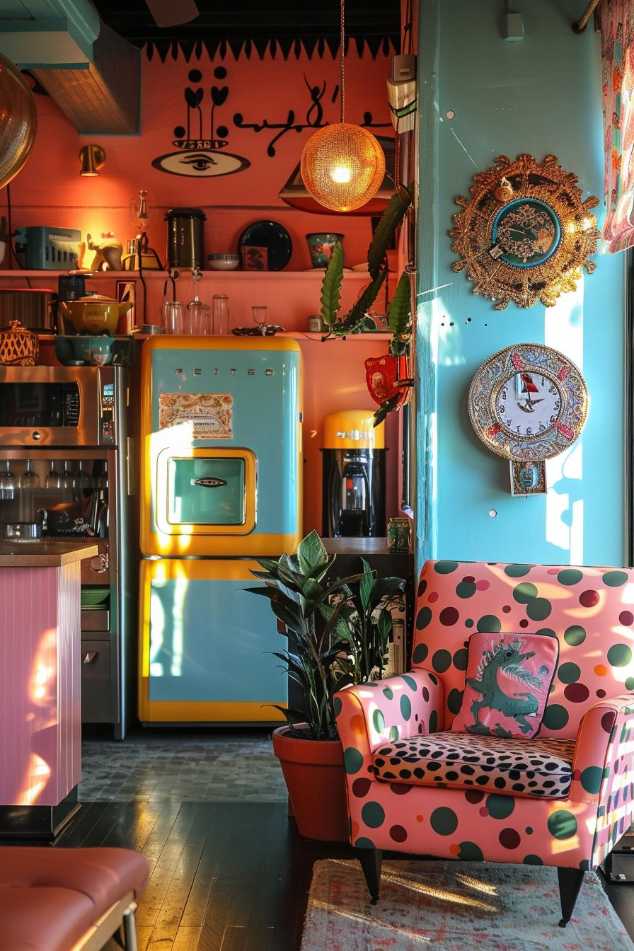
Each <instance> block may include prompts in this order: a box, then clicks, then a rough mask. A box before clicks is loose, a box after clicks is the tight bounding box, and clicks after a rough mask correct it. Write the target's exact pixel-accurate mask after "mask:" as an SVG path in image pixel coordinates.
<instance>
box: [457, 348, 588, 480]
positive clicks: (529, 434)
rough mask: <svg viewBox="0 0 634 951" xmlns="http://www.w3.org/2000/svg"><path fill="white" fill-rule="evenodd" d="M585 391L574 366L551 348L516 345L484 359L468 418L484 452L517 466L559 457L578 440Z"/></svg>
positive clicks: (471, 394)
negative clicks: (512, 462) (483, 447)
mask: <svg viewBox="0 0 634 951" xmlns="http://www.w3.org/2000/svg"><path fill="white" fill-rule="evenodd" d="M588 403H589V400H588V390H587V387H586V383H585V380H584V378H583V376H582V374H581V372H580V370H579V369H578V368H577V367H576V366H575V364H574V363H573V362H572V361H571V360H569V359H568V357H566V356H564V354H563V353H560V352H559V351H558V350H554V349H553V348H552V347H546V346H544V345H543V344H537V343H520V344H515V345H514V346H512V347H506V349H504V350H500V351H499V352H498V353H494V354H493V356H491V357H489V359H488V360H486V361H485V362H484V363H483V364H482V366H481V367H480V368H479V369H478V370H477V371H476V373H475V375H474V377H473V380H472V381H471V386H470V387H469V399H468V406H469V418H470V420H471V425H472V426H473V428H474V430H475V432H476V435H477V436H478V437H479V438H480V439H481V440H482V442H483V443H484V444H485V446H486V447H487V449H490V450H491V452H494V453H496V455H498V456H503V457H504V458H505V459H513V460H517V461H524V462H528V461H532V462H536V461H541V460H544V459H550V458H551V457H552V456H557V455H559V453H560V452H563V451H564V449H567V448H568V446H570V445H571V444H572V443H573V442H574V441H575V440H576V439H577V438H578V437H579V435H580V433H581V430H582V429H583V426H584V423H585V421H586V417H587V415H588Z"/></svg>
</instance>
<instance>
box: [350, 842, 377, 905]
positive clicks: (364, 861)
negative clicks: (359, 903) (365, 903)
mask: <svg viewBox="0 0 634 951" xmlns="http://www.w3.org/2000/svg"><path fill="white" fill-rule="evenodd" d="M354 851H355V853H356V856H357V858H358V859H359V861H360V862H361V868H362V869H363V874H364V875H365V881H366V884H367V886H368V891H369V892H370V900H371V902H372V904H373V905H376V903H377V901H378V900H379V889H380V885H381V859H382V857H383V853H382V852H381V850H380V849H355V850H354Z"/></svg>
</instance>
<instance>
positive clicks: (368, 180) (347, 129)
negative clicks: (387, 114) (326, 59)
mask: <svg viewBox="0 0 634 951" xmlns="http://www.w3.org/2000/svg"><path fill="white" fill-rule="evenodd" d="M340 32H341V36H340V42H339V73H340V121H339V122H337V123H334V124H333V125H327V126H324V128H323V129H319V130H318V131H317V132H314V133H313V135H311V137H310V139H309V140H308V142H307V143H306V145H305V146H304V149H303V151H302V160H301V171H302V180H303V182H304V185H305V186H306V188H307V189H308V191H309V192H310V193H311V195H312V196H313V198H314V199H315V200H316V201H318V202H319V204H320V205H323V206H324V207H325V208H328V209H330V211H354V210H355V209H356V208H361V206H362V205H365V204H366V203H367V202H368V201H370V199H371V198H374V196H375V195H376V193H377V192H378V190H379V188H380V187H381V185H382V183H383V178H384V176H385V153H384V152H383V149H382V148H381V146H380V145H379V143H378V141H377V139H376V138H375V136H373V135H372V133H371V132H369V131H368V130H367V129H364V128H362V127H361V126H359V125H353V124H352V123H350V122H344V106H345V87H344V57H345V0H340Z"/></svg>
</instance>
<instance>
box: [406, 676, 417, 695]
mask: <svg viewBox="0 0 634 951" xmlns="http://www.w3.org/2000/svg"><path fill="white" fill-rule="evenodd" d="M403 680H404V681H405V683H406V684H407V686H408V687H409V689H410V690H413V691H414V693H416V691H417V690H418V684H417V683H416V681H415V680H414V678H413V677H410V676H409V674H403Z"/></svg>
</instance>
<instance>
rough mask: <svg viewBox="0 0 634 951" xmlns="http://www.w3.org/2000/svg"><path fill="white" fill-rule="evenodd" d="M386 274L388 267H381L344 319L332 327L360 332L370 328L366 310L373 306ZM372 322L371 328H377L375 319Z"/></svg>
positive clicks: (336, 330) (338, 330)
mask: <svg viewBox="0 0 634 951" xmlns="http://www.w3.org/2000/svg"><path fill="white" fill-rule="evenodd" d="M386 275H387V270H386V268H381V270H380V271H379V273H378V274H377V275H376V277H374V278H373V279H372V280H371V281H370V283H369V284H367V285H366V287H364V289H363V290H362V291H361V294H360V295H359V297H358V298H357V300H356V302H355V303H354V304H353V305H352V307H351V308H350V310H349V311H348V313H347V314H346V316H345V317H344V319H343V320H341V321H339V322H338V323H336V324H335V325H334V327H333V328H332V329H333V330H334V331H335V332H336V333H338V334H343V333H358V332H359V331H363V330H364V329H368V328H370V324H369V323H368V322H367V320H366V316H365V312H366V311H367V310H369V309H370V307H372V304H373V303H374V302H375V300H376V299H377V297H378V295H379V291H380V290H381V287H382V286H383V282H384V280H385V278H386ZM370 323H371V324H372V327H371V328H370V329H376V327H375V324H374V321H370Z"/></svg>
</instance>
